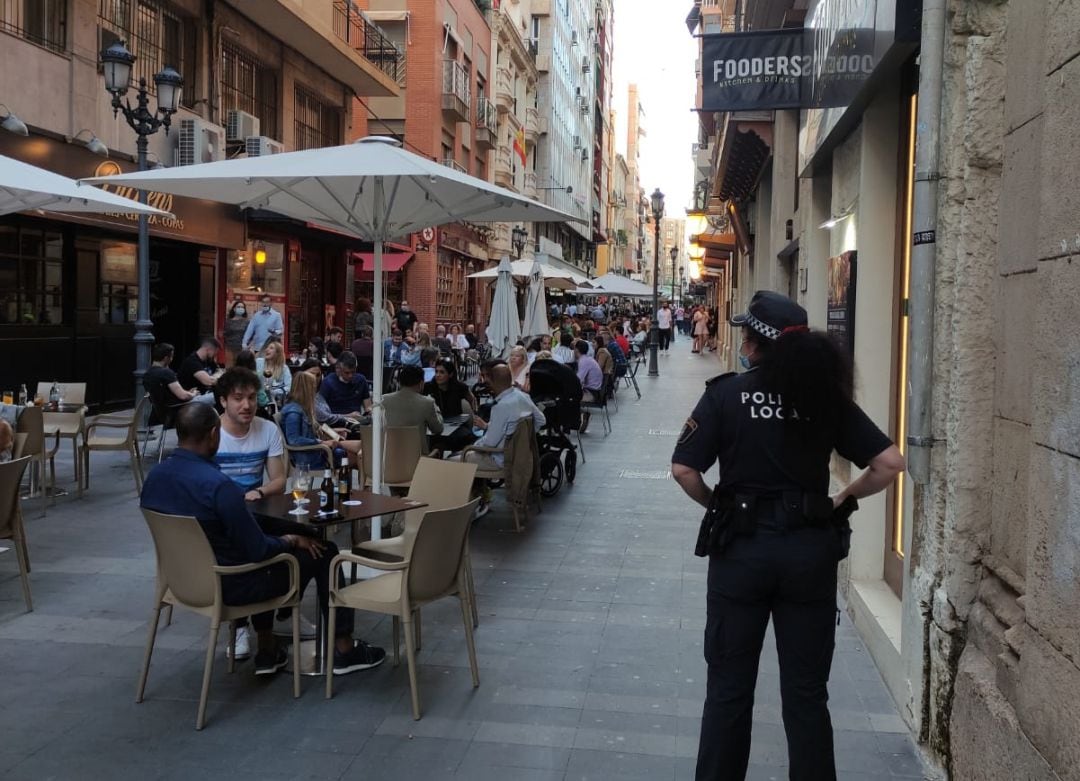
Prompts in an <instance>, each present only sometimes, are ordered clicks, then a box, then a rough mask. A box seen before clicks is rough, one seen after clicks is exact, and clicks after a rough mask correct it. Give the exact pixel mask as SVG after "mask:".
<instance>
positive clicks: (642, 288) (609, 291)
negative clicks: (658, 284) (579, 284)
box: [574, 272, 653, 298]
mask: <svg viewBox="0 0 1080 781" xmlns="http://www.w3.org/2000/svg"><path fill="white" fill-rule="evenodd" d="M574 292H575V293H579V294H582V295H598V294H606V295H609V296H626V297H627V298H651V297H652V294H653V291H652V288H651V287H649V286H648V285H643V284H642V283H640V282H636V281H635V280H633V279H628V278H626V277H624V276H621V275H620V274H612V273H610V272H609V273H607V274H604V275H603V276H600V277H597V278H596V279H593V280H590V283H589V287H588V288H587V289H586V288H579V289H578V290H575V291H574Z"/></svg>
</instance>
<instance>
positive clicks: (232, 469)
mask: <svg viewBox="0 0 1080 781" xmlns="http://www.w3.org/2000/svg"><path fill="white" fill-rule="evenodd" d="M284 449H285V445H284V443H283V442H282V439H281V431H280V430H279V429H278V427H277V426H275V425H274V424H273V423H271V422H270V421H269V420H266V419H264V418H255V419H254V420H252V421H251V428H250V429H248V433H247V434H246V435H244V436H242V437H234V436H233V435H232V434H230V433H229V432H227V431H226V430H225V427H224V426H222V428H221V444H219V445H218V451H217V455H216V456H214V462H215V463H216V464H217V465H218V466H219V467H221V471H222V474H224V475H226V476H227V477H229V478H230V479H231V480H232V481H233V482H234V483H236V484H237V485H239V486H240V488H241V490H243V491H245V492H247V491H250V490H252V489H253V488H257V487H259V486H260V485H262V484H263V470H264V469H265V468H266V461H267V459H268V458H280V457H281V453H282V452H283V451H284Z"/></svg>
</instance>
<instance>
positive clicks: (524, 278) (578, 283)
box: [469, 259, 592, 290]
mask: <svg viewBox="0 0 1080 781" xmlns="http://www.w3.org/2000/svg"><path fill="white" fill-rule="evenodd" d="M538 263H539V261H538V260H528V259H522V260H515V261H513V262H512V263H511V264H510V268H511V272H512V274H513V276H514V281H515V282H517V283H518V284H522V285H524V284H526V283H527V282H528V281H529V278H530V277H531V276H532V273H533V267H534V266H535V265H537V264H538ZM539 266H540V270H541V273H542V274H543V275H544V285H545V286H546V287H551V288H555V289H556V290H573V289H574V288H588V287H591V286H592V281H591V280H590V279H589V278H588V277H587V276H585V275H584V274H579V273H577V272H576V271H570V270H569V269H564V268H556V267H555V266H552V265H549V264H547V263H539ZM498 275H499V269H497V268H489V269H484V270H483V271H477V272H476V273H475V274H469V279H495V278H496V277H498Z"/></svg>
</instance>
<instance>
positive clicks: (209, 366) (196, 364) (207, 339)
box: [177, 336, 221, 404]
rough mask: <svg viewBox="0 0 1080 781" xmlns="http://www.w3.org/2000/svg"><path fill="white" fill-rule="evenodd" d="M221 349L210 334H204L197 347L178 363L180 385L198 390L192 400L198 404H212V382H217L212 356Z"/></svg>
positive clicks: (215, 364) (215, 367) (215, 366)
mask: <svg viewBox="0 0 1080 781" xmlns="http://www.w3.org/2000/svg"><path fill="white" fill-rule="evenodd" d="M220 349H221V343H220V342H219V341H218V340H217V339H215V338H214V337H212V336H204V337H203V338H202V340H201V341H200V342H199V349H198V350H196V351H195V352H193V353H192V354H191V355H189V356H188V357H187V358H185V359H184V362H183V363H181V364H180V371H179V372H178V373H177V379H178V380H179V382H180V385H181V387H183V388H186V389H188V390H195V391H198V392H197V393H196V395H195V396H194V397H193V399H192V401H197V402H199V403H200V404H213V403H214V394H213V388H214V384H215V383H216V382H217V376H216V375H217V370H218V367H217V363H216V362H215V361H214V356H215V355H217V351H218V350H220Z"/></svg>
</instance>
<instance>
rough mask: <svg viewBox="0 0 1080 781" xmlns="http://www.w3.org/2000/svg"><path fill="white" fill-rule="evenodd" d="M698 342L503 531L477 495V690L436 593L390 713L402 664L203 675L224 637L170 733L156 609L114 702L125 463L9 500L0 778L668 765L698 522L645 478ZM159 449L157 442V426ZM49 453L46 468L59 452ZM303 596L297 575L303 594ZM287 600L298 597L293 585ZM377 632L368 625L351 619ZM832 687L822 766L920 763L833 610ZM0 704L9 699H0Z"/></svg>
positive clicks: (769, 750)
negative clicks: (836, 626) (830, 729)
mask: <svg viewBox="0 0 1080 781" xmlns="http://www.w3.org/2000/svg"><path fill="white" fill-rule="evenodd" d="M716 366H717V363H716V361H715V360H713V358H712V357H711V356H696V355H691V354H690V352H689V342H688V341H687V340H686V339H680V340H679V341H678V342H677V343H676V345H675V347H674V348H673V350H672V351H671V354H670V355H667V356H662V357H661V360H660V369H661V374H662V376H661V377H660V378H659V379H658V380H650V379H649V378H647V377H645V376H644V375H645V371H644V369H643V370H642V372H641V376H640V377H639V383H640V385H641V388H642V392H643V398H642V400H641V401H640V402H639V401H637V399H636V398H635V396H634V393H633V390H632V389H625V388H624V389H622V391H621V392H620V393H619V399H620V404H621V406H620V408H619V410H618V412H614V409H613V410H612V412H613V414H612V423H613V427H614V431H613V433H612V434H611V435H610V436H607V437H605V436H603V430H602V427H601V424H600V420H599V419H598V418H596V417H594V419H593V422H592V425H591V426H590V430H589V433H588V434H587V435H585V437H584V438H583V439H584V443H585V457H586V459H587V461H586V463H584V464H580V466H579V470H578V477H577V482H576V484H575V485H573V486H572V487H569V488H564V489H563V491H562V492H561V493H560V494H559V495H558V496H557V497H555V498H554V499H552V500H549V501H547V502H545V503H544V509H543V512H542V514H540V515H535V516H533V518H532V520H531V522H530V524H529V526H528V528H527V529H526V530H525V532H524V533H523V534H520V535H517V534H514V533H513V532H512V531H508V530H509V529H512V521H511V519H510V515H509V512H508V508H507V506H506V505H505V503H504V502H503V501H502V499H501V498H499V496H498V493H496V497H497V498H496V502H495V505H494V509H493V512H492V513H491V514H490V515H489V516H487V517H486V518H484V519H483V520H481V521H480V522H479V523H478V524H477V526H476V527H475V529H474V532H473V535H472V544H473V548H474V562H475V570H476V584H477V588H478V592H479V608H480V627H479V630H478V631H477V634H476V640H477V645H478V650H479V659H480V676H481V685H480V688H479V689H476V690H473V689H472V687H471V685H470V681H469V673H468V665H467V656H466V652H465V644H464V639H463V633H462V630H461V625H460V612H459V611H458V609H457V606H456V604H452V603H450V602H445V603H443V604H440V605H436V606H433V607H431V608H428V609H425V611H424V624H423V640H424V643H423V650H422V652H421V654H420V661H421V666H420V692H421V697H422V703H423V707H424V716H423V719H422V720H421V721H419V722H414V721H413V720H412V718H411V717H410V714H409V704H408V703H409V697H408V683H407V677H406V672H405V667H404V664H403V665H402V667H400V668H395V667H393V665H392V664H391V663H390V661H388V662H387V663H386V664H385V665H383V666H382V667H380V668H378V669H376V670H374V671H371V672H368V673H359V674H355V675H351V676H347V677H345V678H339V679H338V681H337V683H336V687H335V688H336V695H335V699H334V700H332V701H326V700H325V699H324V697H323V687H322V679H304V681H303V695H302V697H301V698H300V699H299V700H293V699H292V697H291V693H290V685H289V680H290V679H289V677H288V676H286V675H284V674H282V675H279V676H277V677H276V678H274V679H272V680H270V681H266V680H261V679H260V680H256V679H255V677H254V676H253V674H252V667H251V663H250V662H246V663H242V664H240V665H238V669H237V672H236V673H235V674H233V675H229V674H228V673H227V672H226V665H225V657H224V642H222V646H221V651H220V653H219V656H218V661H217V663H216V667H215V671H214V679H213V683H212V686H211V691H210V700H211V701H210V707H209V713H208V719H209V721H208V724H207V727H206V729H205V730H204V731H203V732H201V733H199V732H196V731H194V730H193V729H192V723H193V720H194V716H195V705H196V702H197V697H198V691H199V683H200V680H201V672H202V663H203V655H204V648H205V645H204V644H205V632H206V629H207V621H206V620H205V619H203V618H201V617H197V616H193V615H191V614H188V613H183V612H180V611H177V614H176V617H175V619H174V621H173V624H172V626H170V627H168V628H165V629H162V630H161V632H160V635H159V639H158V642H157V649H156V652H155V658H154V664H153V666H152V669H151V673H150V681H149V685H148V688H147V696H146V700H145V702H144V703H142V704H141V705H136V704H135V703H134V692H135V683H136V677H137V673H138V666H139V660H140V656H141V652H142V648H143V643H144V641H145V625H146V624H145V622H146V618H147V615H148V613H149V607H150V602H151V599H152V591H153V573H154V558H153V552H152V548H151V544H150V537H149V534H148V533H147V531H146V528H145V526H144V523H143V520H142V518H141V516H140V514H139V512H138V509H137V504H136V500H135V496H134V491H133V486H132V482H131V476H130V471H129V469H128V467H127V465H126V462H124V461H123V460H122V459H120V458H115V457H113V458H110V457H109V456H108V455H106V456H105V457H101V456H100V454H95V455H94V459H93V479H92V482H91V490H90V492H89V493H88V494H87V495H86V497H85V498H84V499H82V500H78V499H76V498H75V496H74V484H73V483H71V484H70V485H67V484H68V483H70V482H71V479H72V464H71V462H70V454H68V453H65V450H64V449H63V448H62V449H61V458H60V459H58V463H57V471H58V479H59V480H60V482H61V484H62V485H64V486H65V487H69V488H70V489H71V490H72V495H70V496H67V497H63V498H60V499H58V500H57V503H56V505H55V506H51V507H49V508H48V515H47V517H41V513H40V502H39V501H37V500H33V501H28V502H25V503H24V513H25V515H26V519H27V527H28V529H27V531H28V535H29V544H30V558H31V563H32V566H33V571H32V575H31V578H32V584H33V589H34V600H35V610H34V612H33V613H24V612H23V604H22V594H21V591H20V589H19V584H18V576H17V570H16V564H15V557H14V555H12V554H11V553H10V552H9V553H8V555H4V556H0V669H3V671H4V673H3V677H4V682H5V685H4V688H5V698H4V699H5V702H6V706H5V707H4V708H2V709H0V732H2V734H3V735H4V740H3V742H2V744H0V776H3V777H5V778H11V779H34V780H35V781H40V780H41V779H48V778H56V779H68V778H71V779H76V778H77V779H81V780H83V781H87V780H89V779H95V778H102V779H104V778H109V779H114V778H139V779H154V778H162V779H164V778H170V779H190V778H195V777H198V778H201V779H211V778H228V779H232V778H235V777H236V776H237V774H238V773H242V774H244V775H245V776H247V775H252V776H255V777H259V778H263V779H299V778H320V779H328V778H329V779H336V778H348V779H367V780H374V779H384V778H385V779H397V780H398V781H404V779H414V778H415V779H424V781H433V780H434V779H444V778H468V779H513V780H514V781H519V780H520V781H531V780H533V779H537V780H539V779H545V780H546V779H552V780H554V779H638V778H640V779H689V778H692V777H693V767H694V756H695V753H696V749H697V742H698V729H699V716H700V711H701V704H702V700H703V696H704V685H705V665H704V662H703V660H702V656H701V640H702V637H701V635H702V629H703V626H704V611H705V604H704V602H705V562H704V561H703V560H701V559H697V558H695V557H694V556H693V553H692V547H693V539H694V535H695V532H696V528H697V522H698V517H699V514H698V512H697V510H695V508H694V507H693V506H692V505H691V503H690V502H689V500H687V499H685V498H684V497H683V496H682V495H681V493H680V491H679V489H678V487H677V486H676V485H675V483H674V482H673V481H671V480H670V478H669V477H668V458H669V455H670V451H671V449H672V447H673V445H674V442H675V437H676V435H677V432H678V431H679V428H680V426H681V424H682V421H683V420H684V419H685V417H686V415H687V413H688V410H689V409H690V408H691V407H692V405H693V403H694V401H695V399H696V398H697V396H698V394H699V392H700V389H701V387H702V383H703V381H704V380H705V379H706V378H707V377H708V376H710V375H711V374H714V373H716V372H715V368H716ZM170 441H171V440H170ZM65 455H67V459H66V460H65V458H64V457H63V456H65ZM310 591H311V592H313V589H311V590H310ZM308 596H309V600H308V603H309V606H308V608H307V609H308V611H311V610H313V607H312V606H311V599H312V598H313V594H312V593H309V595H308ZM358 634H360V635H361V636H362V637H364V638H365V639H367V640H369V641H371V642H374V643H376V644H380V645H384V646H387V647H388V646H389V644H390V621H389V620H388V619H387V620H382V619H379V620H374V619H365V618H364V617H362V616H359V617H358ZM771 643H772V641H771V637H770V638H769V639H767V641H766V651H765V654H764V658H763V663H762V669H761V676H760V679H759V681H758V687H757V704H756V706H755V731H754V743H753V751H752V758H751V769H750V774H749V778H751V779H784V778H786V777H787V769H786V767H785V764H786V745H785V741H784V733H783V728H782V726H781V719H780V701H779V688H778V679H777V669H776V655H775V651H774V650H773V649H772V648H771V647H770V646H771ZM831 702H832V709H833V710H832V713H833V723H834V725H835V729H836V746H837V762H838V767H839V770H840V778H842V779H846V780H847V781H855V780H856V779H859V780H860V781H866V780H869V779H886V778H909V779H915V778H922V777H923V775H922V766H921V764H920V762H919V760H918V759H917V756H916V751H915V748H914V746H913V744H912V742H911V740H910V738H909V736H908V730H907V727H906V726H905V725H904V723H903V722H902V721H901V719H900V718H899V717H898V715H897V713H896V710H895V708H894V706H893V702H892V700H891V699H890V697H889V695H888V693H887V692H886V690H885V687H884V686H883V684H882V682H881V679H880V677H879V675H878V672H877V670H876V668H875V667H874V664H873V662H872V661H871V659H870V657H869V655H868V654H867V653H866V652H865V651H864V649H863V647H862V644H861V642H860V640H859V638H858V637H857V635H856V634H855V632H854V630H853V629H852V628H851V626H850V624H849V623H848V621H847V619H846V617H845V619H844V621H843V623H842V625H841V627H840V630H839V633H838V640H837V651H836V657H835V662H834V665H833V674H832V686H831ZM15 705H17V707H13V706H15Z"/></svg>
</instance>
